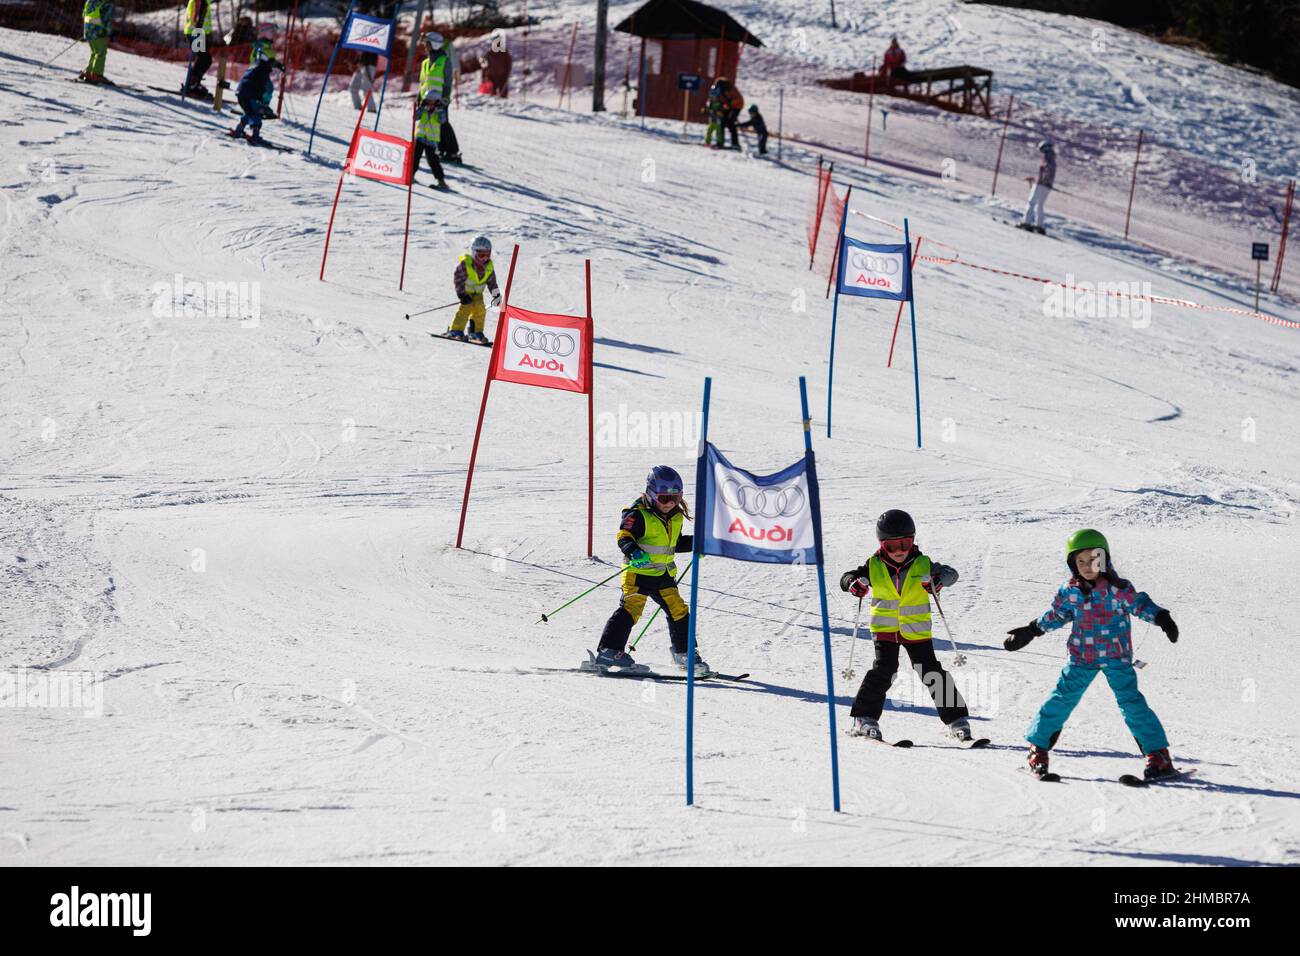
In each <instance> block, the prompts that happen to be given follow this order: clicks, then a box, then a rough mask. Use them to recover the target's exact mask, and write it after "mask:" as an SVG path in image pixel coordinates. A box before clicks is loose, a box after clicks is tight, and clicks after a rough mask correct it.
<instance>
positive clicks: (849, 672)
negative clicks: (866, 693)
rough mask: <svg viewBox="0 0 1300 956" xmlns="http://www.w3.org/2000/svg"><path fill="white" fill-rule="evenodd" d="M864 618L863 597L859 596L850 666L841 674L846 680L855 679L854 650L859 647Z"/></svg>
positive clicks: (851, 645)
mask: <svg viewBox="0 0 1300 956" xmlns="http://www.w3.org/2000/svg"><path fill="white" fill-rule="evenodd" d="M861 620H862V598H858V613H857V615H856V616H855V617H854V618H853V643H851V644H850V645H849V666H848V667H846V668H845V669H844V671H843V673H841V674H840V676H841V677H843V678H844V679H845V680H853V676H854V674H853V652H854V651H856V650H857V649H858V622H859V621H861Z"/></svg>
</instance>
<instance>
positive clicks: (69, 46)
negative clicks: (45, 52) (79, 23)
mask: <svg viewBox="0 0 1300 956" xmlns="http://www.w3.org/2000/svg"><path fill="white" fill-rule="evenodd" d="M80 42H81V38H80V37H78V38H77V39H75V40H73V41H72V42H71V43H69V44H68V45H67V46H65V47H64V48H63V49H62V50H60V51H59V52H58V53H56V54H54V56H52V57H50V58H49V59H48V60H46V61H45V62H44V63H42V64H41V69H42V70H43V69H45V68H46V67H47V66H49V65H50V64H51V63H53V62H54V61H55V60H57V59H58V58H59V57H61V56H63V54H65V53H67V52H68V51H69V50H71V49H72V48H73V47H74V46H76V45H77V44H78V43H80Z"/></svg>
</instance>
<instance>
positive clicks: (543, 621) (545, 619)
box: [537, 568, 623, 624]
mask: <svg viewBox="0 0 1300 956" xmlns="http://www.w3.org/2000/svg"><path fill="white" fill-rule="evenodd" d="M622 573H623V569H622V568H619V569H618V570H617V571H615V572H614V573H613V574H611V575H610V576H609V577H607V578H606V579H605V580H604V581H597V582H596V583H595V584H593V585H592V586H591V587H589V588H587V590H585V591H583V592H582V593H581V594H579V595H578V596H577V597H576V598H574V599H573V600H572V601H567V602H565V603H564V604H561V605H560V606H559V607H557V608H556V609H555V610H554V611H552V612H551V614H559V613H560V612H561V611H563V610H564V609H565V608H566V607H568V606H569V605H570V604H573V603H574V602H575V601H580V600H581V599H582V598H585V597H586V596H587V595H588V594H590V593H591V592H592V591H594V590H596V588H598V587H600V586H601V585H602V584H604V583H606V582H607V581H612V580H614V578H616V577H618V576H619V575H620V574H622ZM551 614H543V615H542V619H541V620H540V621H538V622H537V623H538V624H546V623H549V622H550V620H551Z"/></svg>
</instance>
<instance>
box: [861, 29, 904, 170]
mask: <svg viewBox="0 0 1300 956" xmlns="http://www.w3.org/2000/svg"><path fill="white" fill-rule="evenodd" d="M875 101H876V57H875V54H874V53H873V54H872V56H871V86H870V87H868V89H867V145H866V148H865V149H864V150H863V153H862V165H863V166H865V165H867V163H869V162H871V110H872V107H873V106H874V105H875ZM882 108H883V107H882ZM895 122H897V120H895Z"/></svg>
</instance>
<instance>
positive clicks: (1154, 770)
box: [1142, 747, 1178, 780]
mask: <svg viewBox="0 0 1300 956" xmlns="http://www.w3.org/2000/svg"><path fill="white" fill-rule="evenodd" d="M1142 776H1143V777H1145V778H1146V779H1147V780H1162V779H1164V778H1165V777H1176V776H1178V771H1177V770H1175V769H1174V762H1173V760H1171V759H1170V757H1169V748H1168V747H1164V748H1162V749H1160V750H1153V751H1151V753H1149V754H1147V766H1146V769H1145V770H1144V771H1142Z"/></svg>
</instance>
